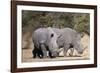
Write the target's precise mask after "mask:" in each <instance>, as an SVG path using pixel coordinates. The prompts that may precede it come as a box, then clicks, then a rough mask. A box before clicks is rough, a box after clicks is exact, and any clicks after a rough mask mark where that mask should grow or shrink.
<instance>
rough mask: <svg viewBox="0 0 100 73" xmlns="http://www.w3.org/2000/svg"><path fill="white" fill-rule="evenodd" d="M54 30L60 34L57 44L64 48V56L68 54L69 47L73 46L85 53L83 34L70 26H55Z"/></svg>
mask: <svg viewBox="0 0 100 73" xmlns="http://www.w3.org/2000/svg"><path fill="white" fill-rule="evenodd" d="M53 30H54V32H56V33H57V35H60V36H59V37H58V38H57V44H58V47H59V48H64V51H63V52H64V56H66V53H67V51H68V49H70V48H72V47H73V48H75V49H76V50H77V52H78V53H79V54H82V53H83V46H82V44H81V35H80V34H79V33H78V32H76V31H75V30H72V29H70V28H63V29H58V28H53Z"/></svg>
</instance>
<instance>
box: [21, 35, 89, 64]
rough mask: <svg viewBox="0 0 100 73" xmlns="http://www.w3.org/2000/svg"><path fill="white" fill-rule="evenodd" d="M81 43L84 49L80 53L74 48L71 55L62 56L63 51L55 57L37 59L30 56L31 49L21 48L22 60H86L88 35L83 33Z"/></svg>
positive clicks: (87, 55) (87, 57)
mask: <svg viewBox="0 0 100 73" xmlns="http://www.w3.org/2000/svg"><path fill="white" fill-rule="evenodd" d="M81 41H82V44H83V47H84V48H85V49H84V52H83V54H82V55H79V54H78V53H77V51H76V50H75V51H74V53H73V56H69V54H68V53H70V51H69V52H68V53H67V57H63V53H62V52H61V53H60V56H59V57H56V58H53V59H51V58H46V59H39V58H35V59H34V58H32V49H22V62H37V61H56V60H86V59H89V36H88V35H86V34H85V36H84V37H83V38H82V40H81Z"/></svg>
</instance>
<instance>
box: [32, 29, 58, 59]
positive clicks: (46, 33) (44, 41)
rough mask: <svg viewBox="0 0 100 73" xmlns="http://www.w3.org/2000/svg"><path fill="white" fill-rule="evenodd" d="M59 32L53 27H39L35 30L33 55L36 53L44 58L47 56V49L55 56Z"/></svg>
mask: <svg viewBox="0 0 100 73" xmlns="http://www.w3.org/2000/svg"><path fill="white" fill-rule="evenodd" d="M57 37H58V36H57V34H56V33H55V32H54V31H53V30H52V28H51V27H48V28H39V29H37V30H35V31H34V32H33V35H32V40H33V43H34V50H33V55H34V57H36V54H37V55H38V56H39V57H40V58H42V56H43V57H47V51H49V55H50V57H54V56H56V54H57V52H56V51H57V50H58V45H57V42H56V41H57Z"/></svg>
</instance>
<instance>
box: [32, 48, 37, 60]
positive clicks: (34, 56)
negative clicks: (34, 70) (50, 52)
mask: <svg viewBox="0 0 100 73" xmlns="http://www.w3.org/2000/svg"><path fill="white" fill-rule="evenodd" d="M32 54H33V58H36V54H37V50H36V49H33V51H32Z"/></svg>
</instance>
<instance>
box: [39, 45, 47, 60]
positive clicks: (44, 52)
mask: <svg viewBox="0 0 100 73" xmlns="http://www.w3.org/2000/svg"><path fill="white" fill-rule="evenodd" d="M40 47H41V50H42V52H43V58H47V49H46V47H45V45H44V44H41V45H40Z"/></svg>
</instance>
